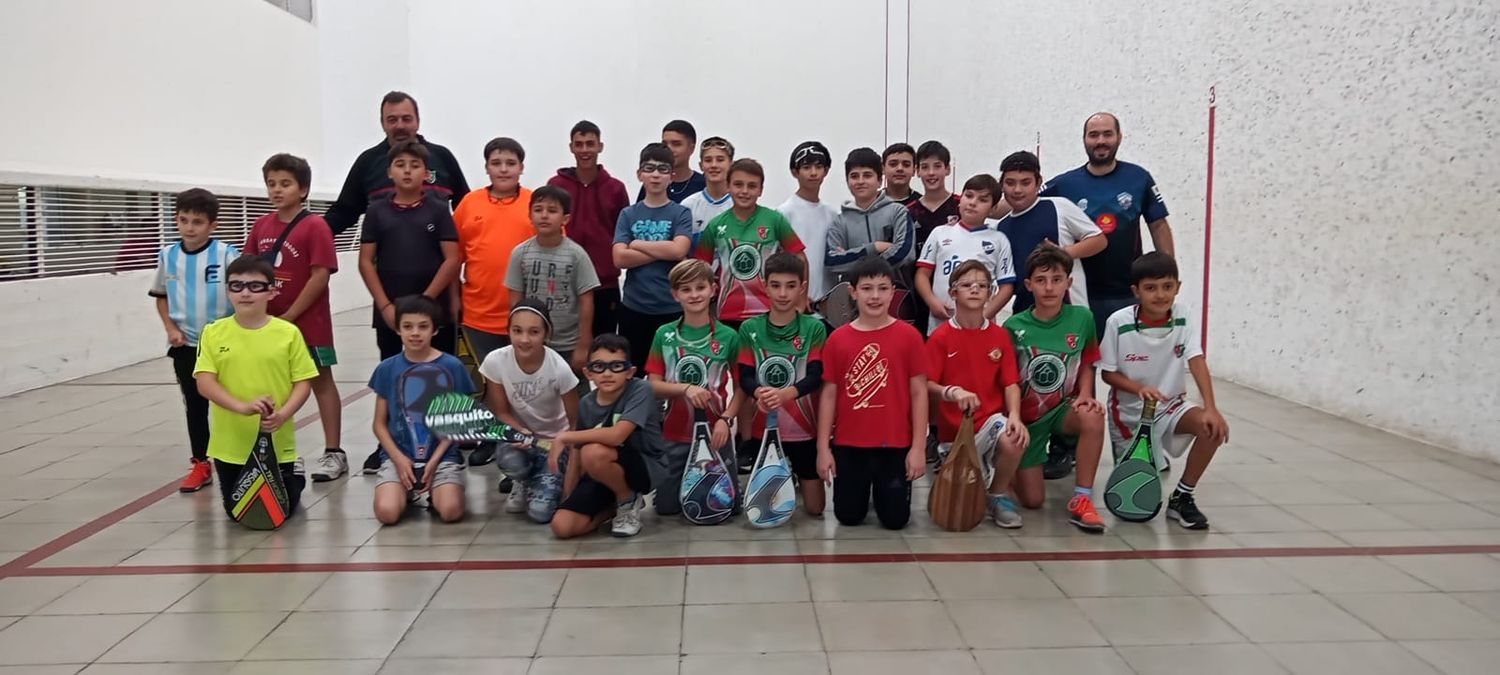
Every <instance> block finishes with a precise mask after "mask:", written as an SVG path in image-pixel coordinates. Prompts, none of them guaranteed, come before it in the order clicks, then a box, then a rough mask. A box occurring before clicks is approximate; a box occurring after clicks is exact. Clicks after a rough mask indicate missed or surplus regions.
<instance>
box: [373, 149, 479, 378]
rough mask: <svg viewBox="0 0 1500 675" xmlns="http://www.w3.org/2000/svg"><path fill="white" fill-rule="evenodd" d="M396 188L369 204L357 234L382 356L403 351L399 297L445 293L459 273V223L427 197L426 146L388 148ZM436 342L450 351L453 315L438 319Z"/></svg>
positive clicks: (437, 201)
mask: <svg viewBox="0 0 1500 675" xmlns="http://www.w3.org/2000/svg"><path fill="white" fill-rule="evenodd" d="M388 157H389V161H390V175H391V182H392V183H394V184H395V186H396V191H395V192H394V193H392V194H391V196H390V197H389V198H387V199H380V200H377V201H375V202H372V203H371V204H370V207H369V209H368V210H367V211H366V212H365V224H364V227H363V228H362V230H361V232H360V238H359V275H360V277H362V278H363V279H364V282H365V287H366V288H368V289H370V298H371V299H373V300H374V301H375V305H374V307H375V317H374V319H373V321H372V322H371V325H372V326H373V327H374V328H375V344H376V346H377V347H378V348H379V349H380V360H381V361H384V360H386V359H388V358H391V357H392V356H395V355H396V354H398V353H400V352H401V349H402V346H401V336H400V335H398V334H397V332H396V304H395V299H396V298H400V297H405V296H408V295H422V296H426V297H428V298H430V299H432V300H435V301H436V300H440V299H446V298H447V297H448V287H449V286H450V285H451V284H452V283H453V280H454V279H455V278H457V276H458V268H459V255H458V229H457V228H456V227H454V225H453V216H452V215H451V214H449V213H448V204H447V202H445V201H443V200H441V199H436V198H432V197H429V196H428V195H427V194H426V192H425V191H424V187H425V186H426V185H427V176H428V172H427V158H428V152H427V148H426V147H424V146H423V145H422V144H420V143H417V142H416V141H406V142H403V143H397V144H396V145H394V146H392V147H391V152H390V154H389V156H388ZM433 327H434V328H435V329H436V330H437V332H436V333H435V334H434V335H433V337H432V346H434V347H437V348H438V349H440V350H442V351H444V352H446V353H449V354H452V353H454V350H455V344H454V342H455V340H456V334H455V333H454V330H453V325H452V324H451V323H450V320H449V319H447V318H444V319H442V320H437V319H434V322H433Z"/></svg>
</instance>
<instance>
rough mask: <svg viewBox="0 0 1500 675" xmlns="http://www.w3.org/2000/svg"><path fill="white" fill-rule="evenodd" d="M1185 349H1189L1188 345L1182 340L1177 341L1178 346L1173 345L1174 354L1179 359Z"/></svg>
mask: <svg viewBox="0 0 1500 675" xmlns="http://www.w3.org/2000/svg"><path fill="white" fill-rule="evenodd" d="M1185 351H1187V347H1186V346H1184V345H1183V344H1182V343H1181V342H1179V343H1177V344H1176V346H1174V347H1172V355H1173V356H1176V357H1177V358H1179V359H1180V358H1182V354H1183V352H1185Z"/></svg>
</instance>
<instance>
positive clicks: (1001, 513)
mask: <svg viewBox="0 0 1500 675" xmlns="http://www.w3.org/2000/svg"><path fill="white" fill-rule="evenodd" d="M990 517H991V518H994V519H995V524H996V525H999V526H1000V527H1003V528H1005V529H1007V530H1014V529H1016V528H1018V527H1020V526H1021V512H1020V511H1018V510H1017V509H1016V502H1015V500H1013V499H1011V498H1010V495H990Z"/></svg>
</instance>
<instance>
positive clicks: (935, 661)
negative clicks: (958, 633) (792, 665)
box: [828, 650, 982, 675]
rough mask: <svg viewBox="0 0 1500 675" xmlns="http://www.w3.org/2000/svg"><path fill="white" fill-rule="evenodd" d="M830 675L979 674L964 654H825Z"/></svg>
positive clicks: (929, 652) (939, 652) (927, 652)
mask: <svg viewBox="0 0 1500 675" xmlns="http://www.w3.org/2000/svg"><path fill="white" fill-rule="evenodd" d="M828 665H829V672H831V673H832V675H911V674H912V673H944V675H947V674H949V673H951V674H952V675H981V672H982V671H980V669H979V664H978V662H976V661H975V660H974V655H973V654H971V653H969V652H968V651H966V650H964V651H920V652H866V653H859V652H833V653H830V654H829V655H828Z"/></svg>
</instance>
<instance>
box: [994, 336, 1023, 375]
mask: <svg viewBox="0 0 1500 675" xmlns="http://www.w3.org/2000/svg"><path fill="white" fill-rule="evenodd" d="M996 342H999V343H1000V352H1001V353H1002V354H1005V355H1006V357H1007V358H1002V359H1001V360H1000V388H1001V389H1002V390H1004V389H1005V388H1006V387H1009V386H1010V385H1013V384H1016V385H1019V384H1021V364H1020V359H1018V358H1016V343H1015V342H1014V341H1013V340H1011V339H1010V331H1008V330H1005V329H1003V328H1002V329H1001V330H1000V331H999V335H998V337H997V338H996Z"/></svg>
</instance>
